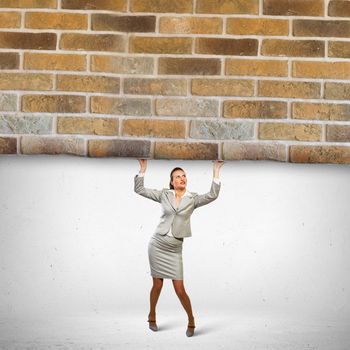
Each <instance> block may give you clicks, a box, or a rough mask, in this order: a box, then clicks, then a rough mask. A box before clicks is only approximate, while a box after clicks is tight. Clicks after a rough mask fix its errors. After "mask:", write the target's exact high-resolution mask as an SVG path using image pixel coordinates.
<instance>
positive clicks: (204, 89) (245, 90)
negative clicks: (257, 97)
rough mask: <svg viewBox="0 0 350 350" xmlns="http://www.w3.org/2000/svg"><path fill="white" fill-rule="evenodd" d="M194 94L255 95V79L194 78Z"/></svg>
mask: <svg viewBox="0 0 350 350" xmlns="http://www.w3.org/2000/svg"><path fill="white" fill-rule="evenodd" d="M191 89H192V94H193V95H202V96H253V95H254V81H252V80H239V79H230V80H228V79H193V80H192V87H191Z"/></svg>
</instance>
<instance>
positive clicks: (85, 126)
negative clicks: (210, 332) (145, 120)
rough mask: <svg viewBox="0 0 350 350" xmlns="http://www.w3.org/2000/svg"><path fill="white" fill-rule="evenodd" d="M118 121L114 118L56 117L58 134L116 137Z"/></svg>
mask: <svg viewBox="0 0 350 350" xmlns="http://www.w3.org/2000/svg"><path fill="white" fill-rule="evenodd" d="M118 130H119V121H118V119H115V118H93V117H66V116H64V117H58V118H57V133H58V134H88V135H105V136H113V135H118Z"/></svg>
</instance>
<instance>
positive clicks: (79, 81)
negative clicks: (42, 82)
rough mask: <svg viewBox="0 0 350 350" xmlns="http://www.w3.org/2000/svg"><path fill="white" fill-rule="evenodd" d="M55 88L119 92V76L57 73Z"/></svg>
mask: <svg viewBox="0 0 350 350" xmlns="http://www.w3.org/2000/svg"><path fill="white" fill-rule="evenodd" d="M56 89H57V90H61V91H84V92H109V93H115V94H119V92H120V78H115V77H105V76H96V75H94V76H91V75H72V74H65V75H64V74H60V75H57V88H56Z"/></svg>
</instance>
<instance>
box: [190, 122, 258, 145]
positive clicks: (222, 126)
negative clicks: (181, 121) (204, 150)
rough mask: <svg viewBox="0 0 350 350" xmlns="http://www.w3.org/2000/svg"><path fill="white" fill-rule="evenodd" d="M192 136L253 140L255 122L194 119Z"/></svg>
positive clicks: (207, 138)
mask: <svg viewBox="0 0 350 350" xmlns="http://www.w3.org/2000/svg"><path fill="white" fill-rule="evenodd" d="M190 137H191V138H193V139H205V140H252V139H253V138H254V123H249V122H222V121H212V120H192V121H191V124H190Z"/></svg>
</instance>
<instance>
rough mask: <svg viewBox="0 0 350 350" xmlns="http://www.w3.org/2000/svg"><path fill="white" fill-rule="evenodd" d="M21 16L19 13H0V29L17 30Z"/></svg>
mask: <svg viewBox="0 0 350 350" xmlns="http://www.w3.org/2000/svg"><path fill="white" fill-rule="evenodd" d="M20 26H21V14H20V13H19V12H10V11H9V12H0V28H19V27H20Z"/></svg>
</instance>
